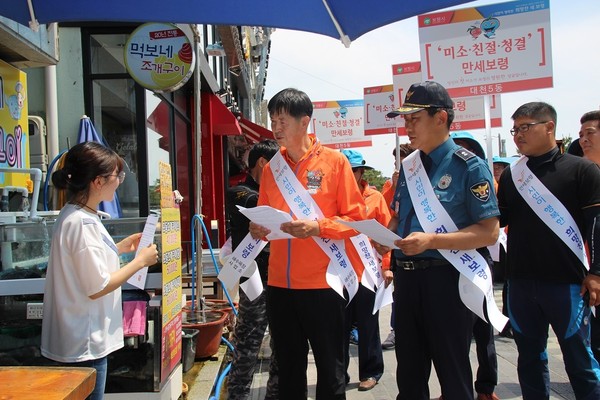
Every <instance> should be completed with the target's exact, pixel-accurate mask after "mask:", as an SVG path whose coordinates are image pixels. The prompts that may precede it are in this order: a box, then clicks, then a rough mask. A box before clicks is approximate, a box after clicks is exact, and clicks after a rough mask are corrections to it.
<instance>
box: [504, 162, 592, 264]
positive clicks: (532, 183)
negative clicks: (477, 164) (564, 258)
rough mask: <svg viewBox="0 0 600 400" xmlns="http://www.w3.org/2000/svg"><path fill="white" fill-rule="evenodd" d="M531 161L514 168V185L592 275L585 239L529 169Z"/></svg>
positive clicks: (511, 167) (566, 211) (512, 172)
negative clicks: (584, 243)
mask: <svg viewBox="0 0 600 400" xmlns="http://www.w3.org/2000/svg"><path fill="white" fill-rule="evenodd" d="M527 160H529V158H527V157H525V156H522V157H521V158H519V159H518V160H517V161H516V162H514V163H512V164H511V165H510V172H511V175H512V180H513V183H514V184H515V187H516V188H517V191H518V192H519V194H520V195H521V197H523V200H525V202H526V203H527V204H528V205H529V207H531V209H532V210H533V212H534V213H535V214H536V215H537V216H538V217H540V219H541V220H542V221H543V222H544V223H545V224H546V225H547V226H548V228H550V230H551V231H552V232H554V234H556V235H557V236H558V237H559V238H560V240H562V241H563V242H564V243H565V244H566V245H567V247H569V249H571V251H572V252H573V253H575V255H576V256H577V258H579V260H580V261H581V263H582V264H583V266H584V267H585V269H586V270H588V271H589V269H590V264H589V262H588V258H587V254H586V252H585V247H584V245H583V237H582V236H581V233H580V232H579V227H578V226H577V224H576V223H575V220H574V219H573V216H571V213H569V211H568V210H567V209H566V208H565V206H564V205H563V204H562V203H561V202H560V200H558V199H557V198H556V196H554V195H553V194H552V193H551V192H550V191H549V190H548V188H547V187H546V186H544V184H543V183H542V182H541V181H540V180H539V179H538V177H537V176H535V175H534V173H533V172H531V170H530V169H529V167H528V166H527Z"/></svg>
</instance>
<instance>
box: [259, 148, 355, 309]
mask: <svg viewBox="0 0 600 400" xmlns="http://www.w3.org/2000/svg"><path fill="white" fill-rule="evenodd" d="M269 168H270V169H271V172H272V173H273V177H274V179H275V183H276V184H277V187H278V188H279V191H280V192H281V195H282V196H283V198H284V200H285V202H286V203H287V205H288V207H289V208H290V210H291V211H292V213H293V214H294V215H295V216H296V218H299V219H300V218H302V219H310V220H313V221H317V220H319V219H323V218H324V216H323V212H322V211H321V209H320V208H319V206H318V205H317V203H316V202H315V201H314V199H313V198H312V196H311V195H310V194H309V193H308V191H307V190H306V189H305V188H304V186H302V184H301V183H300V181H299V180H298V178H297V177H296V175H295V174H294V173H293V172H292V169H291V168H290V166H289V165H288V163H287V162H286V161H285V160H284V158H283V155H282V154H281V152H277V153H276V154H275V156H273V158H272V159H271V161H270V162H269ZM312 238H313V240H314V241H315V242H316V243H317V244H318V245H319V247H320V248H321V250H323V251H324V252H325V254H327V256H328V257H329V259H330V262H329V265H328V267H327V274H326V280H327V283H328V284H329V286H330V287H331V288H332V289H333V290H335V291H336V292H337V293H338V294H339V295H340V296H342V297H344V291H343V288H342V285H343V286H345V287H346V290H347V291H348V296H349V297H350V298H349V301H351V300H352V298H353V297H354V295H355V294H356V292H357V291H358V277H357V276H356V272H355V271H354V269H353V268H352V263H351V262H350V261H349V260H348V257H347V255H346V251H345V245H344V241H343V240H337V239H326V238H322V237H316V236H313V237H312ZM306 262H310V259H307V261H306Z"/></svg>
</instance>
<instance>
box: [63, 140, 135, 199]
mask: <svg viewBox="0 0 600 400" xmlns="http://www.w3.org/2000/svg"><path fill="white" fill-rule="evenodd" d="M124 167H125V161H123V159H122V158H121V157H120V156H119V155H118V154H117V153H115V152H114V151H113V150H111V149H109V148H108V147H105V146H103V145H101V144H99V143H96V142H83V143H79V144H77V145H75V146H73V147H71V148H70V149H69V151H68V152H67V155H66V156H65V163H64V166H63V167H62V168H61V169H59V170H56V171H55V172H54V173H53V174H52V183H53V184H54V186H55V187H56V188H57V189H67V200H68V201H71V200H76V201H78V202H81V203H85V202H86V201H87V200H88V195H89V190H90V183H91V182H92V181H93V180H94V179H96V177H98V176H107V175H110V174H112V173H113V172H114V171H115V169H116V170H117V173H119V172H121V171H122V170H123V168H124Z"/></svg>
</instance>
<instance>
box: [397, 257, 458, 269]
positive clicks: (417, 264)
mask: <svg viewBox="0 0 600 400" xmlns="http://www.w3.org/2000/svg"><path fill="white" fill-rule="evenodd" d="M396 264H398V267H399V268H402V269H403V270H405V271H414V270H415V269H426V268H429V267H439V266H442V265H448V264H449V263H448V261H446V260H437V259H429V260H401V259H399V258H397V259H396Z"/></svg>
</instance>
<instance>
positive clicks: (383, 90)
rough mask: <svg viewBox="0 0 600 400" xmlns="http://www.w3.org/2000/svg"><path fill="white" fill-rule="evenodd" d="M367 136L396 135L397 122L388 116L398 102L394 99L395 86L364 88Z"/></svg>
mask: <svg viewBox="0 0 600 400" xmlns="http://www.w3.org/2000/svg"><path fill="white" fill-rule="evenodd" d="M363 93H364V104H365V135H381V134H385V133H396V121H395V120H394V118H388V117H387V114H388V113H389V112H391V111H394V110H395V109H396V108H398V106H397V105H396V104H397V103H398V102H397V101H395V98H394V85H384V86H373V87H368V88H364V90H363Z"/></svg>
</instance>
